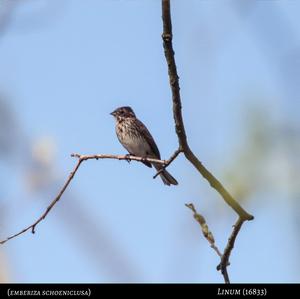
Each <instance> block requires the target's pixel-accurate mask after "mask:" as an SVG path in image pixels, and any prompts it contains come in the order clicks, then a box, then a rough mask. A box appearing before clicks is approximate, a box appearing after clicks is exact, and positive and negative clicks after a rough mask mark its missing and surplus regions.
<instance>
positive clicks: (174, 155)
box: [153, 148, 182, 179]
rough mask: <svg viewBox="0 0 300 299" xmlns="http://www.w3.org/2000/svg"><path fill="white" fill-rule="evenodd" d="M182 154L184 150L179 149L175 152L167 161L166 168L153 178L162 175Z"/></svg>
mask: <svg viewBox="0 0 300 299" xmlns="http://www.w3.org/2000/svg"><path fill="white" fill-rule="evenodd" d="M180 153H182V149H180V148H179V149H177V150H176V151H175V152H174V154H173V155H172V156H171V157H170V158H169V160H167V161H166V163H165V164H164V166H163V167H162V168H161V169H160V170H159V171H158V172H157V173H156V174H155V175H154V176H153V178H154V179H155V178H156V177H157V176H158V175H159V174H161V173H162V172H163V171H164V170H165V169H166V168H167V167H168V166H169V165H170V164H171V163H172V162H173V161H174V160H175V159H176V158H177V156H178V155H179V154H180Z"/></svg>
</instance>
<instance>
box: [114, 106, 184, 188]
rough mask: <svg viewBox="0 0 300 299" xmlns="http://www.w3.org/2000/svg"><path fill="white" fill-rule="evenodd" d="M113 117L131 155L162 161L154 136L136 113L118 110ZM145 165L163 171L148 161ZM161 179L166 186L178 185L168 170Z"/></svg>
mask: <svg viewBox="0 0 300 299" xmlns="http://www.w3.org/2000/svg"><path fill="white" fill-rule="evenodd" d="M111 115H113V116H114V118H115V120H116V133H117V136H118V139H119V141H120V142H121V144H122V145H123V146H124V147H125V148H126V150H127V151H128V152H129V154H130V155H133V156H138V157H143V158H154V159H159V160H160V153H159V150H158V147H157V145H156V143H155V141H154V139H153V137H152V135H151V134H150V132H149V131H148V129H147V128H146V126H145V125H144V124H143V123H142V122H141V121H140V120H138V119H137V118H136V116H135V113H134V112H133V110H132V109H131V108H130V107H128V106H126V107H120V108H117V109H116V110H114V111H113V112H111ZM143 163H144V164H145V165H146V166H148V167H152V165H151V164H153V166H154V167H155V168H156V170H157V171H159V170H161V169H162V165H161V164H157V163H150V162H148V161H143ZM160 177H161V179H162V180H163V182H164V184H165V185H168V186H170V185H177V184H178V182H177V181H176V180H175V179H174V178H173V177H172V176H171V174H170V173H169V172H168V171H167V170H166V169H164V170H163V171H162V172H161V173H160Z"/></svg>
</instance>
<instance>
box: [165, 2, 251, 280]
mask: <svg viewBox="0 0 300 299" xmlns="http://www.w3.org/2000/svg"><path fill="white" fill-rule="evenodd" d="M162 21H163V33H162V40H163V47H164V52H165V57H166V61H167V65H168V74H169V82H170V87H171V91H172V102H173V117H174V122H175V131H176V134H177V137H178V143H179V149H181V150H182V151H183V153H184V155H185V157H186V158H187V160H189V161H190V163H191V164H193V166H194V167H195V168H196V169H197V170H198V172H199V173H200V174H201V175H202V176H203V177H204V178H205V179H206V180H207V181H208V182H209V184H210V185H211V187H212V188H214V189H215V190H216V191H217V192H218V193H219V194H220V195H221V196H222V197H223V199H224V201H225V202H226V203H227V204H228V205H229V206H230V207H231V208H232V209H233V210H234V211H235V212H236V213H237V214H238V215H239V219H238V221H237V223H236V224H235V226H234V230H233V232H232V234H231V236H230V238H229V240H228V244H227V246H226V248H225V251H224V253H223V255H222V256H221V263H220V265H219V266H218V268H219V269H220V270H221V273H222V275H223V277H224V280H225V283H230V280H229V276H228V273H227V266H228V264H229V256H230V253H231V251H232V249H233V246H234V242H235V239H236V237H237V235H238V233H239V231H240V228H241V226H242V224H243V222H244V221H246V220H253V219H254V217H253V216H252V215H251V214H249V213H248V212H247V211H246V210H244V209H243V208H242V207H241V206H240V204H239V203H238V202H237V201H236V200H235V199H234V198H233V197H232V195H231V194H230V193H229V192H228V191H227V190H226V189H225V187H224V186H223V185H222V184H221V182H220V181H219V180H218V179H217V178H216V177H215V176H214V175H213V174H212V173H211V172H210V171H209V170H208V169H206V167H205V166H204V165H203V164H202V163H201V161H200V160H199V159H198V158H197V157H196V155H195V154H194V153H193V151H192V150H191V148H190V147H189V144H188V141H187V135H186V132H185V127H184V122H183V117H182V111H181V109H182V105H181V97H180V86H179V76H178V73H177V67H176V62H175V57H174V50H173V44H172V39H173V33H172V21H171V12H170V0H162ZM187 207H189V208H190V209H192V211H193V212H194V218H195V219H196V220H197V221H198V222H199V223H200V225H201V227H202V231H203V228H204V224H205V220H204V218H203V217H202V216H201V215H200V214H198V213H197V212H196V210H195V208H194V206H193V205H192V206H191V205H187ZM207 229H208V228H207ZM203 232H204V231H203ZM206 238H207V236H206ZM207 239H208V238H207ZM208 241H209V242H210V240H209V239H208ZM216 252H217V253H218V255H219V256H220V254H219V253H220V252H219V250H217V251H216Z"/></svg>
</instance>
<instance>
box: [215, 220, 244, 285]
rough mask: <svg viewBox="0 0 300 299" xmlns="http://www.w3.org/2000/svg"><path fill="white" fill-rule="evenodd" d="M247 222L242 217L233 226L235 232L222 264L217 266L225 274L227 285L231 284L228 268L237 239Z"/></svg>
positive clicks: (230, 239) (232, 234)
mask: <svg viewBox="0 0 300 299" xmlns="http://www.w3.org/2000/svg"><path fill="white" fill-rule="evenodd" d="M244 221H245V220H243V219H242V218H241V217H239V219H238V220H237V222H236V223H235V224H234V226H233V231H232V233H231V235H230V237H229V239H228V243H227V245H226V248H225V250H224V253H223V255H222V258H221V263H220V264H219V265H218V266H217V270H221V273H222V274H223V276H224V278H225V283H230V280H229V277H228V273H227V266H228V264H229V257H230V254H231V251H232V249H233V247H234V243H235V239H236V237H237V235H238V233H239V231H240V229H241V227H242V225H243V223H244Z"/></svg>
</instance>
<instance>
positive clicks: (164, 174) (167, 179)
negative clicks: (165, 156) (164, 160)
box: [153, 164, 178, 186]
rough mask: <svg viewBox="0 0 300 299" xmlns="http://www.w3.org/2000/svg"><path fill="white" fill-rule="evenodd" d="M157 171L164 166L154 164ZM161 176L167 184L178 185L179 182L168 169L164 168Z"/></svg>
mask: <svg viewBox="0 0 300 299" xmlns="http://www.w3.org/2000/svg"><path fill="white" fill-rule="evenodd" d="M153 166H154V167H155V168H156V170H157V171H160V170H161V168H162V166H161V165H160V164H153ZM159 175H160V177H161V179H162V181H163V182H164V184H165V185H168V186H170V185H178V182H177V181H176V179H175V178H173V176H172V175H171V174H170V173H169V172H168V171H167V170H166V169H164V170H163V171H162V172H161V173H160V174H159Z"/></svg>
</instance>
